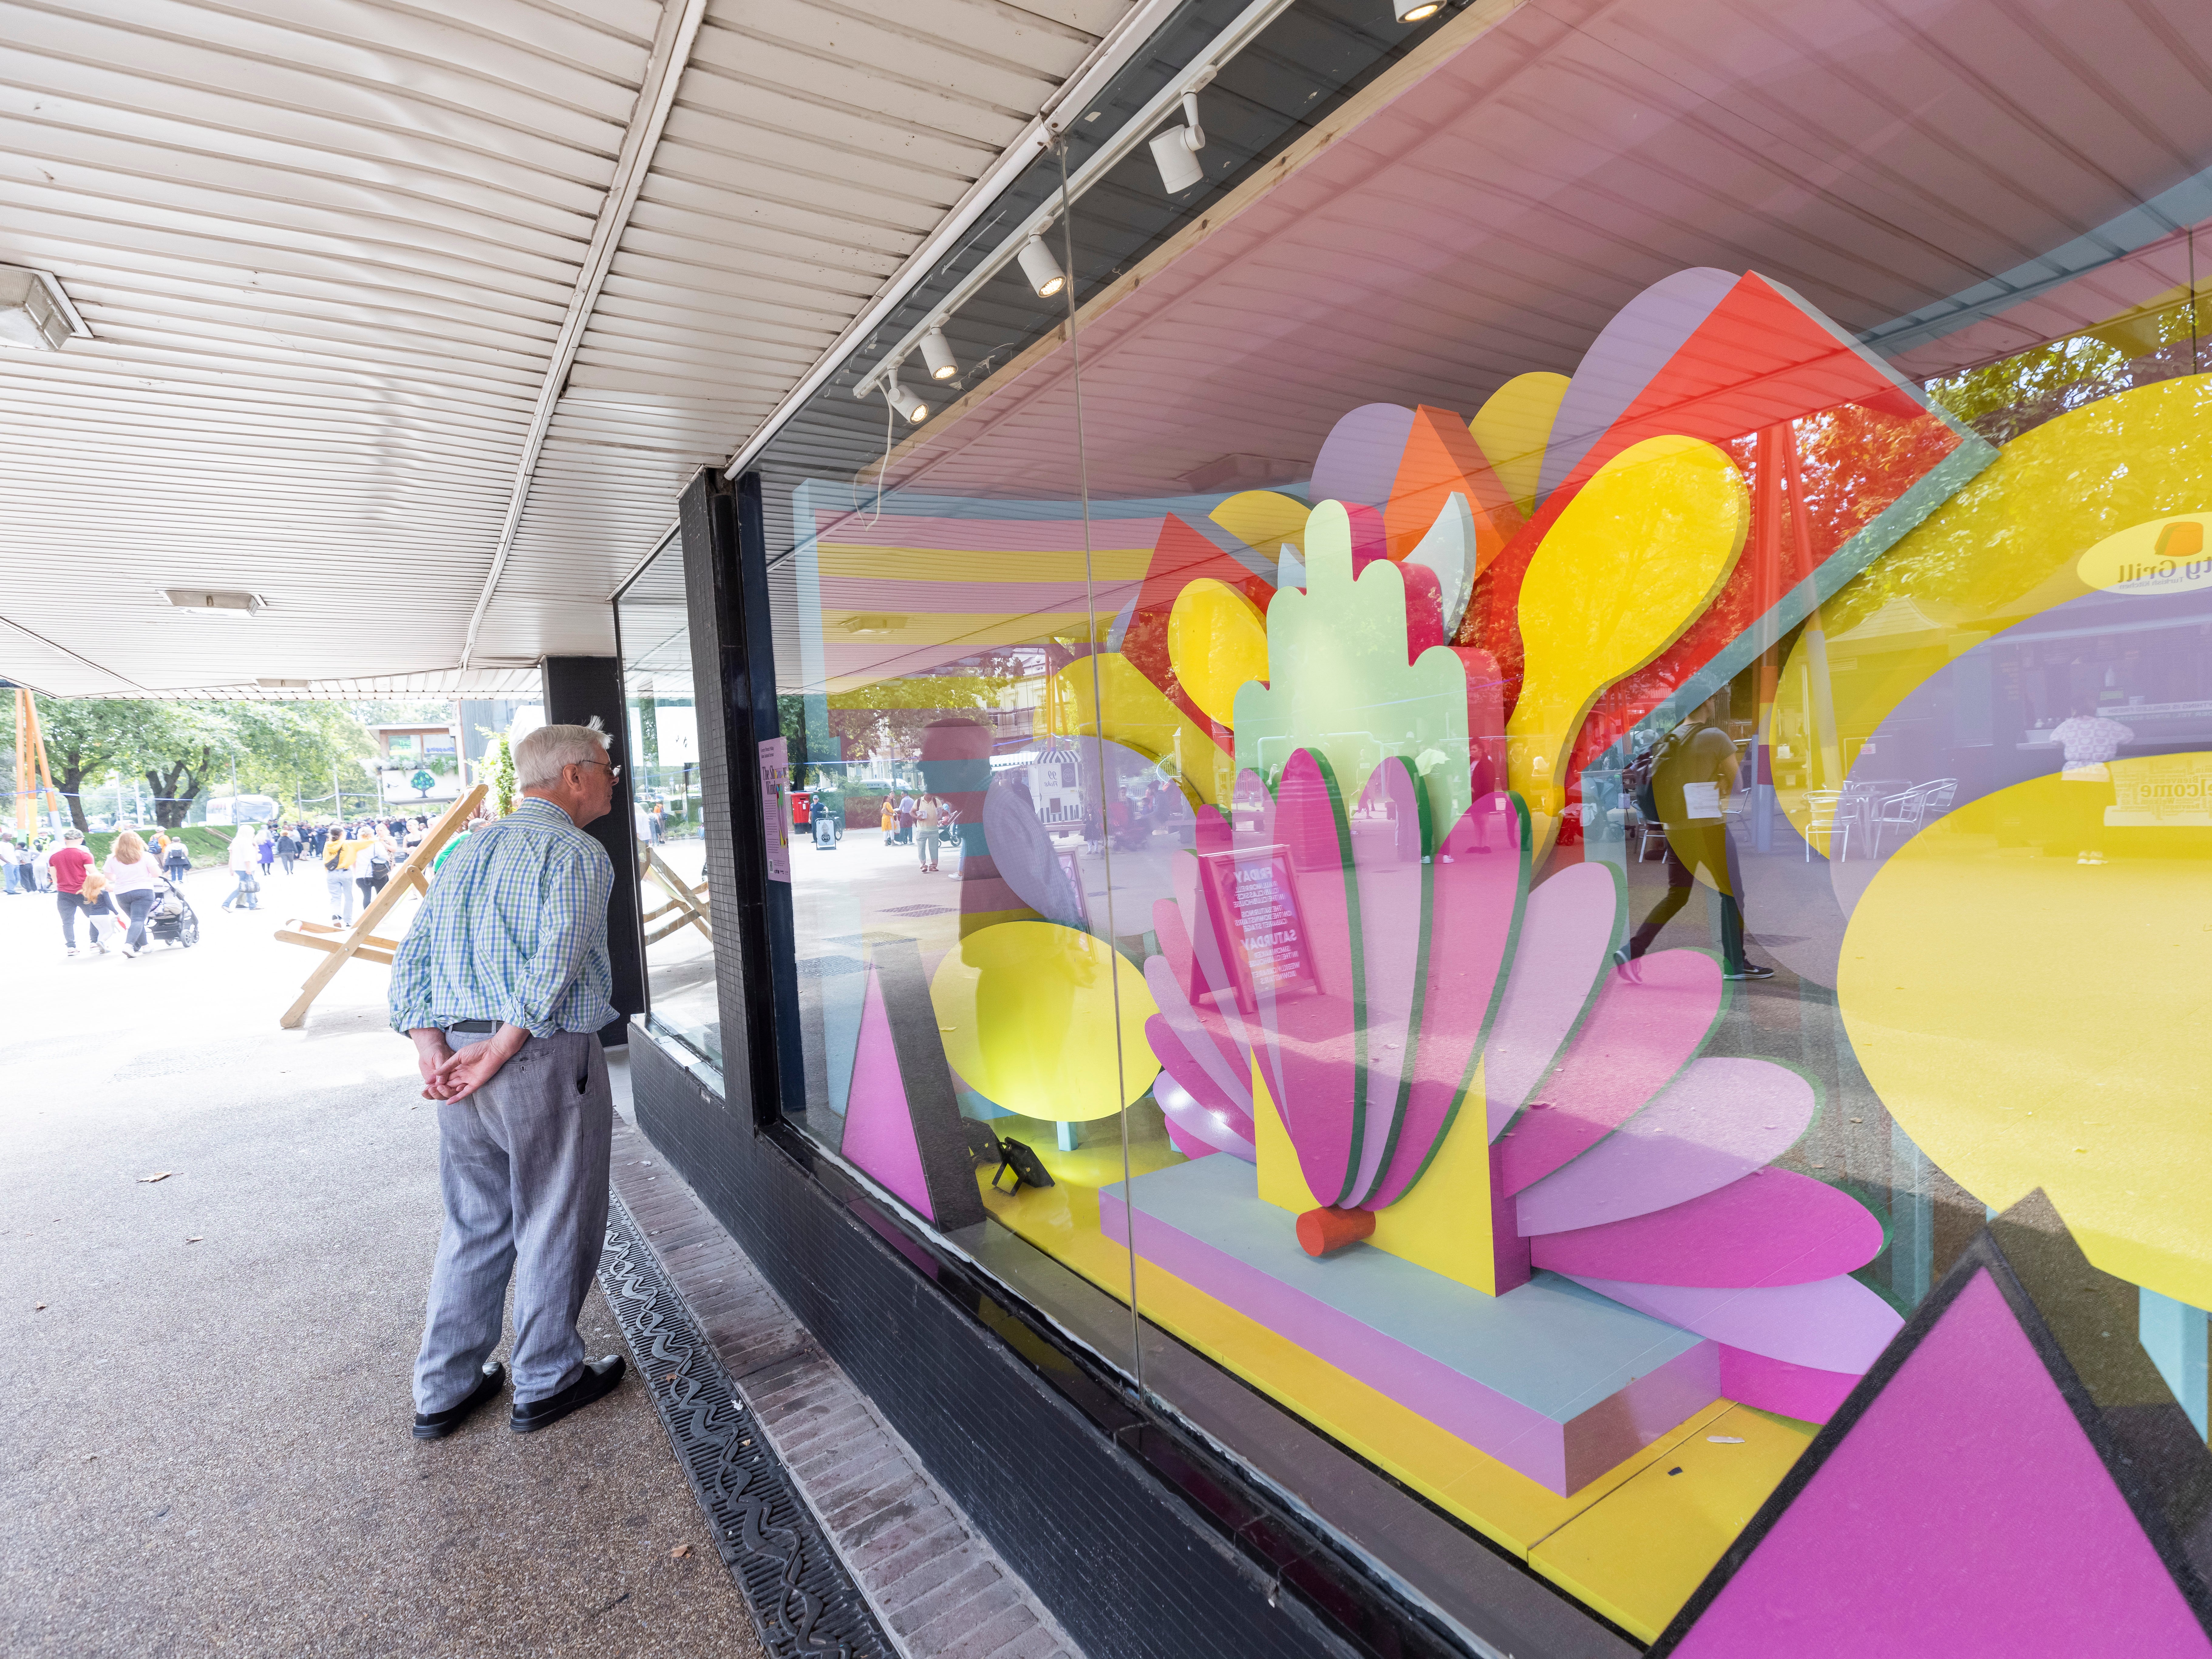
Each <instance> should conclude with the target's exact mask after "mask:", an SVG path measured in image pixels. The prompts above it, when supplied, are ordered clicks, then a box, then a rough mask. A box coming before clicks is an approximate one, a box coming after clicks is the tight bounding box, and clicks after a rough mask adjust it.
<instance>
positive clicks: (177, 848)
mask: <svg viewBox="0 0 2212 1659" xmlns="http://www.w3.org/2000/svg"><path fill="white" fill-rule="evenodd" d="M191 867H192V854H191V848H188V847H186V846H185V838H184V837H183V836H171V837H170V838H169V844H168V845H167V847H166V848H162V849H161V869H162V871H163V872H164V873H165V874H167V877H168V878H169V882H170V884H171V885H172V886H174V885H175V884H178V883H179V882H181V881H183V880H184V878H185V872H186V871H188V870H190V869H191Z"/></svg>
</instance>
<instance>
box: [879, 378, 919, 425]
mask: <svg viewBox="0 0 2212 1659" xmlns="http://www.w3.org/2000/svg"><path fill="white" fill-rule="evenodd" d="M883 386H884V402H885V403H887V404H890V406H891V407H892V408H893V409H896V410H898V412H899V413H900V414H902V415H903V416H906V417H907V419H908V421H910V422H913V424H915V426H920V425H921V423H922V422H924V421H926V420H927V419H928V418H929V405H928V404H926V403H924V402H922V400H921V398H918V397H916V396H915V394H914V393H913V392H908V390H907V389H906V388H905V387H904V386H901V385H900V384H899V377H898V370H896V369H895V368H894V369H888V370H886V371H885V372H884V380H883Z"/></svg>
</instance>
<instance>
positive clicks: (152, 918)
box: [146, 881, 200, 950]
mask: <svg viewBox="0 0 2212 1659" xmlns="http://www.w3.org/2000/svg"><path fill="white" fill-rule="evenodd" d="M146 937H147V938H148V939H159V940H161V943H162V944H164V945H171V946H175V945H183V946H184V947H185V949H186V950H190V949H191V947H192V946H193V945H197V944H198V943H199V942H200V919H199V916H198V914H197V912H195V911H194V910H193V908H192V907H191V904H190V903H189V902H187V901H186V899H185V894H184V890H183V889H182V888H180V887H179V886H178V885H177V884H175V883H174V882H170V881H164V882H163V883H162V884H161V896H160V897H159V898H157V899H155V901H154V908H152V909H150V910H149V911H148V912H147V913H146Z"/></svg>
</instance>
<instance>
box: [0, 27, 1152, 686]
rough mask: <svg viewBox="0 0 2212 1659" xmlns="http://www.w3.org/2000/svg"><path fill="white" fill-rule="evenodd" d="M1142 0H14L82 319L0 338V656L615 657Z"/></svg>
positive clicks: (471, 675)
mask: <svg viewBox="0 0 2212 1659" xmlns="http://www.w3.org/2000/svg"><path fill="white" fill-rule="evenodd" d="M1132 3H1133V0H666V3H665V5H662V4H655V3H653V0H595V3H593V4H592V6H591V7H589V8H588V15H586V9H583V8H576V9H571V8H567V7H562V6H556V5H552V4H543V3H533V0H448V3H446V4H443V5H441V6H437V7H430V6H427V5H426V6H416V5H409V4H404V3H399V0H282V3H277V0H228V3H225V4H223V5H222V6H220V7H217V6H215V5H202V4H193V3H189V0H101V3H99V4H96V5H95V4H92V3H88V0H53V3H30V0H0V34H4V38H5V39H6V40H8V41H9V47H10V50H9V52H8V53H7V54H6V55H5V57H4V58H0V204H4V207H0V263H8V264H21V265H29V266H33V267H35V268H39V269H41V270H49V271H52V272H54V273H55V274H57V275H58V276H59V277H60V278H61V280H62V283H63V284H64V287H65V289H67V291H68V293H69V295H70V297H71V298H72V299H73V300H74V301H76V305H77V307H78V308H79V310H80V311H81V312H82V314H83V317H84V319H85V321H86V322H87V323H88V325H89V326H90V328H91V330H92V337H91V338H89V339H82V338H80V339H76V340H73V341H71V342H70V343H69V344H68V345H66V346H65V347H64V349H62V350H61V351H59V352H55V353H40V352H27V351H8V352H4V353H0V492H3V493H4V495H3V498H4V500H5V502H6V513H5V518H4V520H0V522H4V526H5V528H4V531H0V534H3V535H4V537H5V545H6V548H7V552H8V556H7V558H6V560H5V568H6V569H7V572H8V577H9V580H8V581H7V582H6V583H5V585H4V587H0V623H4V624H5V625H4V626H0V675H4V676H7V677H9V678H16V679H18V680H20V681H21V682H22V683H24V684H31V685H34V686H36V687H38V688H40V689H41V690H49V691H52V692H53V693H55V694H57V695H62V696H87V695H99V694H118V693H119V694H123V695H143V694H173V693H177V692H179V691H200V690H218V689H221V688H225V687H229V688H235V687H238V686H240V685H242V684H251V683H252V682H253V681H255V680H256V679H258V678H263V677H268V678H309V679H312V680H313V682H314V683H315V684H316V685H318V686H325V685H330V684H335V683H339V682H350V681H362V682H365V683H366V682H370V681H374V682H379V683H382V684H396V683H400V681H401V679H402V677H404V683H405V684H408V685H410V687H417V686H419V687H422V688H426V689H433V688H434V689H435V690H445V691H457V690H463V689H466V690H472V691H474V690H497V689H500V688H501V686H503V685H504V684H505V683H506V682H507V681H508V680H511V679H512V678H513V671H514V668H515V667H516V666H517V665H520V664H522V663H525V662H527V661H531V660H534V659H536V658H538V657H539V656H541V655H544V654H547V653H585V654H596V653H607V652H611V650H612V648H613V636H612V631H611V621H610V616H609V611H608V607H607V605H606V603H605V600H606V598H607V595H608V593H609V592H611V589H612V588H613V586H615V584H616V583H617V581H618V580H620V578H621V576H622V574H623V573H624V572H625V571H626V570H628V569H629V568H630V567H631V566H632V565H634V564H635V562H636V561H637V559H638V558H639V557H640V556H641V555H642V554H643V553H644V552H645V551H647V550H648V549H649V548H650V547H651V546H652V544H653V541H654V540H655V539H656V538H657V537H658V536H659V534H660V532H662V531H663V530H664V529H665V527H666V526H667V525H668V523H669V521H670V520H671V517H672V509H673V503H674V500H675V497H676V495H677V493H678V490H679V489H681V487H682V485H683V483H684V481H685V480H686V479H687V478H688V477H690V474H691V472H692V471H694V470H695V469H696V468H697V467H699V466H701V465H710V464H713V463H715V462H718V461H720V460H722V459H725V458H726V457H727V456H728V454H729V453H731V451H732V448H733V447H735V446H737V445H738V444H739V443H741V442H742V441H744V439H746V438H747V437H748V436H750V434H751V433H752V432H753V431H754V430H755V429H756V428H757V427H758V425H759V424H760V422H761V421H762V420H763V418H764V417H765V416H767V415H768V414H769V411H770V410H773V409H774V408H775V406H776V404H778V402H779V401H780V400H781V398H783V396H784V395H785V393H786V392H788V391H789V390H790V389H791V387H792V386H794V385H795V384H796V383H797V382H798V381H799V379H800V377H801V376H802V375H803V374H805V371H806V370H807V369H808V368H809V367H810V366H811V365H812V364H813V363H814V362H815V361H816V360H817V358H819V357H820V356H822V354H823V352H824V351H825V350H826V349H829V347H830V346H831V345H832V343H834V342H836V340H837V339H838V337H839V336H840V335H841V333H842V332H843V331H844V330H845V329H846V328H847V327H848V325H849V324H850V323H851V322H852V321H853V319H854V318H855V317H856V316H858V315H859V314H860V312H861V311H862V310H863V308H864V307H866V305H867V304H868V303H869V301H871V300H872V298H873V297H874V296H875V295H877V294H878V291H879V290H880V289H882V288H883V287H884V284H885V283H886V282H887V281H888V280H890V278H891V277H892V276H893V275H894V273H896V272H897V271H898V270H900V268H901V267H902V264H904V263H905V262H906V261H907V260H908V258H909V257H910V256H911V255H913V254H914V253H915V251H916V249H918V248H919V247H921V246H922V244H923V242H924V240H925V238H926V237H927V235H928V234H929V233H930V232H931V231H932V229H933V228H935V227H936V226H938V225H939V222H941V221H943V220H944V218H945V216H946V214H947V213H948V211H949V210H951V209H952V208H953V207H954V206H955V204H957V203H958V202H959V201H960V200H961V199H962V198H963V196H965V195H966V194H967V193H968V192H969V191H970V189H971V188H972V187H973V186H975V184H976V181H977V180H978V179H980V178H981V177H982V176H983V175H984V174H985V173H987V170H988V169H989V168H990V167H992V166H993V164H994V162H995V161H997V160H998V159H999V157H1000V154H1001V153H1002V152H1003V151H1004V150H1005V149H1006V148H1007V147H1008V146H1009V145H1010V144H1012V143H1016V142H1017V141H1018V139H1020V138H1021V137H1022V135H1023V133H1024V130H1025V129H1026V128H1027V127H1028V126H1029V125H1030V122H1031V120H1032V118H1034V117H1035V116H1036V113H1037V112H1038V111H1039V110H1040V109H1041V108H1042V107H1043V106H1046V105H1047V104H1048V101H1049V100H1051V98H1052V96H1053V94H1054V89H1055V88H1057V87H1059V86H1060V84H1061V83H1062V82H1065V81H1066V79H1067V78H1068V77H1069V76H1071V75H1072V74H1073V73H1074V72H1075V71H1076V70H1078V69H1079V67H1080V66H1082V65H1083V64H1085V61H1086V60H1088V59H1090V58H1091V57H1092V56H1093V54H1094V53H1096V52H1098V51H1099V50H1100V43H1101V40H1102V39H1103V37H1104V36H1106V34H1107V33H1108V32H1109V30H1111V29H1112V28H1113V27H1114V26H1115V24H1116V23H1117V22H1118V21H1122V20H1123V19H1124V17H1125V15H1127V14H1128V13H1129V12H1130V10H1131V7H1132ZM495 572H496V582H495V585H493V584H492V583H491V582H490V579H491V578H492V577H493V576H494V574H495ZM178 586H206V587H216V588H234V589H241V590H245V591H247V592H254V593H258V594H259V595H261V596H263V598H264V600H265V601H266V605H267V608H266V609H265V610H264V611H262V612H261V613H260V614H258V615H257V616H254V617H250V618H248V617H206V616H195V615H189V614H186V613H185V612H182V611H177V610H175V609H173V607H171V606H170V605H168V603H167V600H166V599H164V598H163V597H162V590H163V589H165V588H170V587H178ZM472 631H473V634H474V638H473V640H471V632H472ZM464 657H465V658H466V660H467V664H468V667H469V670H470V671H468V672H463V671H461V666H460V665H462V663H463V660H464Z"/></svg>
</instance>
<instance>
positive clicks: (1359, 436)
mask: <svg viewBox="0 0 2212 1659" xmlns="http://www.w3.org/2000/svg"><path fill="white" fill-rule="evenodd" d="M1412 435H1413V410H1410V409H1407V407H1406V406H1405V405H1404V404H1361V405H1360V406H1359V407H1358V408H1357V409H1354V410H1348V411H1347V412H1346V413H1345V414H1343V415H1341V416H1339V417H1338V418H1337V422H1336V424H1335V425H1334V426H1333V427H1331V428H1329V429H1328V437H1326V438H1324V439H1323V440H1322V446H1321V453H1320V454H1319V455H1317V456H1316V457H1315V458H1314V469H1313V483H1312V486H1311V488H1310V489H1308V491H1307V496H1308V498H1309V499H1310V500H1311V501H1357V502H1358V503H1360V504H1361V505H1362V506H1365V507H1380V506H1382V505H1383V502H1385V501H1389V499H1390V490H1391V488H1392V487H1393V486H1394V485H1395V484H1396V483H1397V482H1398V468H1399V466H1400V465H1401V463H1402V462H1403V461H1404V460H1405V459H1406V440H1407V438H1408V437H1410V436H1412Z"/></svg>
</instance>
